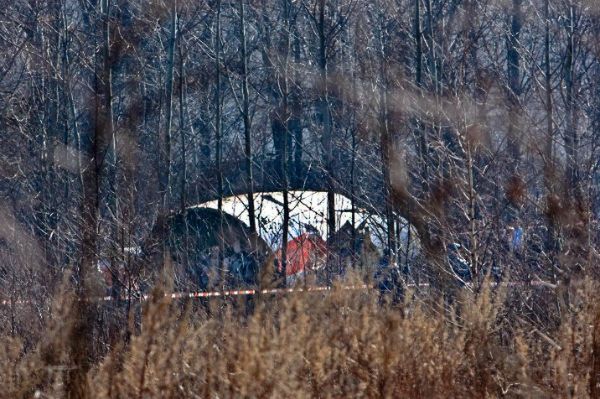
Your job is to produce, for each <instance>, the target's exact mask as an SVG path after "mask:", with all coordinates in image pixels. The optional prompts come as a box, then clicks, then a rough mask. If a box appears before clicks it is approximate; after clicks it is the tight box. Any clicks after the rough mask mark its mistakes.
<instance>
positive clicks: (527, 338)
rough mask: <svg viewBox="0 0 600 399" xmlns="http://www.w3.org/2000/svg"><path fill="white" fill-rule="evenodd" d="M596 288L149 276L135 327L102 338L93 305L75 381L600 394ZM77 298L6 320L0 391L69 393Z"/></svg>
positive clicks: (112, 389)
mask: <svg viewBox="0 0 600 399" xmlns="http://www.w3.org/2000/svg"><path fill="white" fill-rule="evenodd" d="M597 288H598V284H597V283H595V282H591V281H586V282H582V283H581V284H580V285H579V286H578V287H575V286H573V287H572V289H571V290H569V292H568V293H567V294H566V295H567V296H568V297H567V299H566V300H565V299H560V298H559V297H558V296H557V294H555V293H554V291H552V290H550V289H549V288H545V287H541V288H535V289H534V288H528V287H523V288H519V289H514V288H508V289H507V288H492V287H489V286H484V287H483V288H482V289H481V291H480V292H479V293H473V292H470V291H468V290H467V289H463V291H461V292H460V293H458V294H457V295H456V296H455V297H454V299H453V300H452V301H450V300H440V299H439V296H438V297H437V299H434V298H435V296H433V295H427V294H423V293H416V292H405V295H404V299H403V300H402V301H401V303H395V304H393V303H390V301H388V300H387V299H386V297H381V296H380V295H379V293H377V292H375V291H370V292H364V291H348V290H343V289H334V290H333V291H332V292H330V293H298V294H292V295H289V296H280V297H274V296H269V297H262V298H257V299H256V300H255V302H254V303H248V302H247V300H246V301H245V302H244V301H237V302H236V301H229V302H227V301H223V300H215V301H213V302H210V303H200V302H198V301H193V300H192V301H189V302H187V303H180V302H174V301H172V300H171V299H170V298H168V297H166V296H164V295H163V294H162V293H163V292H164V291H162V290H160V289H155V292H154V294H153V296H152V297H151V299H150V300H149V301H147V302H146V303H144V304H143V305H142V307H141V309H140V315H138V317H139V320H138V321H137V322H136V320H135V319H136V317H135V315H134V313H135V312H133V311H132V312H130V316H129V319H128V321H127V323H129V326H134V325H135V327H133V331H135V332H134V333H132V334H131V336H128V335H127V334H126V333H125V331H126V330H128V329H127V328H119V329H118V331H117V332H116V333H113V334H112V336H110V338H107V339H104V338H102V337H101V335H102V334H101V332H100V331H102V328H103V327H104V326H103V325H102V323H105V324H107V323H108V321H107V320H110V317H109V316H110V309H109V310H106V309H104V310H101V311H99V312H98V314H100V315H103V316H102V317H100V316H99V319H98V326H97V328H96V330H97V331H96V335H98V342H99V343H100V344H98V343H93V344H90V350H89V353H88V356H89V359H90V361H91V362H92V365H91V369H90V371H89V372H88V373H87V381H86V383H85V386H84V387H82V392H85V393H86V394H87V396H88V397H94V398H187V397H189V398H197V397H203V398H228V397H252V398H266V397H269V398H272V397H279V398H282V397H287V398H290V397H315V398H317V397H318V398H321V397H323V398H325V397H327V398H334V397H338V398H339V397H390V398H391V397H394V398H441V397H444V398H448V397H456V398H458V397H461V398H465V397H466V398H469V397H472V398H481V397H515V398H516V397H525V398H552V397H555V398H566V397H576V398H580V397H598V394H599V392H600V386H599V385H598V384H599V380H600V356H599V355H598V353H599V351H600V306H599V301H598V300H597V298H596V295H595V293H596V292H597ZM73 303H74V302H73V300H72V298H71V297H70V296H69V295H67V294H60V295H57V298H56V299H55V300H54V303H53V311H52V315H53V316H52V317H51V318H49V319H48V320H47V326H46V328H44V329H43V331H37V332H36V333H32V335H36V338H32V339H31V340H30V341H29V342H26V340H25V339H24V338H23V332H21V333H20V334H19V335H18V336H19V337H20V338H17V335H14V336H11V332H10V331H4V332H3V335H2V337H0V345H1V349H0V386H1V387H2V388H1V389H0V396H1V397H3V398H18V397H36V398H60V397H64V396H66V395H65V387H66V386H67V385H68V381H67V379H68V376H69V373H68V371H69V370H70V369H71V368H72V367H73V366H72V365H71V364H69V359H71V356H70V353H69V350H70V349H69V348H70V347H71V346H70V343H69V342H68V340H69V337H70V334H69V331H70V330H71V327H72V325H73V317H74V316H73V312H72V311H71V309H72V308H73V306H72V305H73ZM561 306H562V307H564V306H566V308H561ZM542 308H543V310H544V311H541V310H540V309H542ZM4 310H6V309H4ZM528 314H529V315H531V316H528ZM534 315H535V317H534ZM102 320H104V322H103V321H102ZM108 324H110V323H108ZM109 335H110V334H109Z"/></svg>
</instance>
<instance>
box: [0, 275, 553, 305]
mask: <svg viewBox="0 0 600 399" xmlns="http://www.w3.org/2000/svg"><path fill="white" fill-rule="evenodd" d="M470 285H471V284H469V286H470ZM501 285H505V286H508V287H526V286H540V287H549V288H556V285H554V284H551V283H547V282H545V281H531V282H525V281H514V282H508V283H501ZM405 286H406V287H410V288H413V287H417V286H418V287H429V286H430V284H428V283H420V284H418V285H417V284H406V285H405ZM491 286H492V287H496V286H498V283H495V282H492V283H491ZM374 288H375V287H372V286H369V285H367V284H362V285H347V286H343V287H341V289H343V290H368V289H374ZM332 289H333V287H329V286H318V287H307V288H270V289H263V290H260V291H257V290H227V291H198V292H173V293H171V294H165V296H170V297H171V299H184V298H214V297H227V296H248V295H257V294H258V293H260V294H289V293H293V292H322V291H331V290H332ZM127 299H128V298H120V299H119V300H120V301H126V300H127ZM131 299H132V300H142V301H147V300H148V299H150V295H148V294H145V295H142V296H140V297H133V298H131ZM95 300H96V301H98V302H110V301H113V300H114V298H113V297H111V296H104V297H100V298H96V299H95ZM28 303H31V301H30V300H16V301H10V300H3V301H1V302H0V305H2V306H7V305H11V304H15V305H22V304H28Z"/></svg>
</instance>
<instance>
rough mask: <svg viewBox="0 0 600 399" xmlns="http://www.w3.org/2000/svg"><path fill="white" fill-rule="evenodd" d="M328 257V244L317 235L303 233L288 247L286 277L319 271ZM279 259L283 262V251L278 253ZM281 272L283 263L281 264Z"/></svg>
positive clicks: (289, 243) (290, 242)
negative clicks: (306, 270)
mask: <svg viewBox="0 0 600 399" xmlns="http://www.w3.org/2000/svg"><path fill="white" fill-rule="evenodd" d="M326 256H327V244H326V243H325V241H323V239H322V238H321V237H319V236H317V235H314V234H309V233H303V234H301V235H300V236H298V237H296V238H294V239H292V240H291V241H289V242H288V245H287V256H286V260H287V266H286V268H285V275H286V276H293V275H295V274H298V273H302V272H303V271H304V270H305V269H309V270H311V269H312V270H314V269H318V268H319V267H320V266H321V265H322V264H323V262H324V261H325V258H326ZM277 259H280V260H281V249H279V250H278V251H277ZM279 271H281V262H279Z"/></svg>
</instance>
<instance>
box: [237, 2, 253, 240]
mask: <svg viewBox="0 0 600 399" xmlns="http://www.w3.org/2000/svg"><path fill="white" fill-rule="evenodd" d="M239 1H240V41H241V44H242V49H241V50H242V97H243V99H242V102H243V104H242V114H243V118H244V155H245V157H246V180H247V182H246V184H247V185H248V191H247V194H246V195H247V197H248V219H249V221H250V230H252V231H254V232H255V231H256V215H255V213H256V212H255V207H254V176H253V173H252V164H253V161H252V131H251V129H252V126H251V122H250V95H249V92H248V54H247V47H246V19H245V8H246V7H245V4H244V2H245V0H239Z"/></svg>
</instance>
